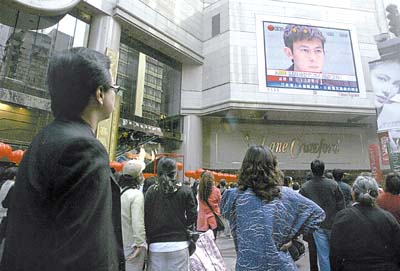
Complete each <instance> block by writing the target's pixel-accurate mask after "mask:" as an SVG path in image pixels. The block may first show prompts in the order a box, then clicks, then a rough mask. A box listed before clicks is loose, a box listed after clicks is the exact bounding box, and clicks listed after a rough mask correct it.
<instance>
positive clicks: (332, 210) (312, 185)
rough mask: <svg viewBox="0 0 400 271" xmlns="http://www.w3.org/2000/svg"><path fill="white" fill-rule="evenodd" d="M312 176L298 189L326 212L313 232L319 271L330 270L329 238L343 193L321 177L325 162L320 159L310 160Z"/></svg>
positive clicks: (342, 206)
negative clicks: (318, 226) (323, 218)
mask: <svg viewBox="0 0 400 271" xmlns="http://www.w3.org/2000/svg"><path fill="white" fill-rule="evenodd" d="M311 171H312V173H313V175H314V176H313V177H312V179H311V180H309V181H307V182H306V183H305V184H304V185H303V186H302V188H301V189H300V194H302V195H303V196H305V197H306V198H309V199H311V200H312V201H314V202H315V203H316V204H318V205H319V206H320V207H321V208H322V209H323V210H324V211H325V214H326V218H325V220H324V221H323V222H322V224H321V228H320V229H318V230H317V231H315V232H314V233H313V237H314V240H315V245H316V247H317V254H318V262H319V267H320V270H321V271H330V263H329V240H330V232H331V227H332V224H333V219H334V218H335V215H336V213H337V212H338V211H339V210H341V209H343V208H344V207H345V202H344V197H343V193H342V191H341V190H340V188H339V185H338V184H337V183H336V182H335V181H333V180H331V179H327V178H325V177H323V175H324V171H325V164H324V162H323V161H321V160H314V161H312V162H311Z"/></svg>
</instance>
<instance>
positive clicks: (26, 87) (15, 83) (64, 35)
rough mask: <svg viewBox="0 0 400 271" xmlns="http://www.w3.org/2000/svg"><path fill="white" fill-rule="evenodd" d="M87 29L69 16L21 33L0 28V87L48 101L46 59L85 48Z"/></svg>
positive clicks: (7, 28) (80, 22)
mask: <svg viewBox="0 0 400 271" xmlns="http://www.w3.org/2000/svg"><path fill="white" fill-rule="evenodd" d="M17 23H18V22H17ZM17 25H18V24H17ZM89 28H90V25H89V24H87V23H85V22H83V21H82V20H79V19H77V18H75V17H73V16H71V15H69V14H67V15H66V16H65V17H64V18H63V19H62V20H60V21H59V22H58V23H57V24H55V25H53V26H51V27H49V28H46V29H37V30H22V29H18V28H13V27H9V26H5V25H1V24H0V56H1V57H0V61H1V62H0V87H3V88H6V89H10V90H14V91H17V92H22V93H26V94H30V95H34V96H37V97H41V98H47V99H48V98H49V95H48V93H47V85H46V73H47V67H48V60H49V58H50V56H51V55H53V54H54V52H56V51H60V50H64V49H67V48H71V47H77V46H79V47H86V46H87V42H88V34H89Z"/></svg>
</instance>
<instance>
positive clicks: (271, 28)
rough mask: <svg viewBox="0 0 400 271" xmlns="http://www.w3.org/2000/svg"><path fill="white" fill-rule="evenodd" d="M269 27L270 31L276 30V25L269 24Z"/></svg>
mask: <svg viewBox="0 0 400 271" xmlns="http://www.w3.org/2000/svg"><path fill="white" fill-rule="evenodd" d="M267 28H268V30H269V31H274V29H275V27H274V26H273V25H272V24H270V25H268V26H267Z"/></svg>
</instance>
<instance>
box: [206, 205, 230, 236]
mask: <svg viewBox="0 0 400 271" xmlns="http://www.w3.org/2000/svg"><path fill="white" fill-rule="evenodd" d="M206 203H207V205H208V208H210V210H211V212H212V213H213V214H214V217H215V221H217V231H223V230H225V225H224V222H223V221H222V218H221V216H220V215H218V214H217V213H216V212H214V209H213V208H212V207H211V205H210V203H209V202H208V200H206Z"/></svg>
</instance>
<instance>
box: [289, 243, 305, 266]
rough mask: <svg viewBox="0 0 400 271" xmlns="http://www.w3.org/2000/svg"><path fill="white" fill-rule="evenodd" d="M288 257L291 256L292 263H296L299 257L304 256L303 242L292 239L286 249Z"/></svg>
mask: <svg viewBox="0 0 400 271" xmlns="http://www.w3.org/2000/svg"><path fill="white" fill-rule="evenodd" d="M288 251H289V253H290V256H292V259H293V261H297V260H298V259H300V257H301V256H303V255H304V253H305V251H306V247H305V245H304V242H303V240H301V239H299V238H294V239H292V245H291V246H290V247H289V248H288Z"/></svg>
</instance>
